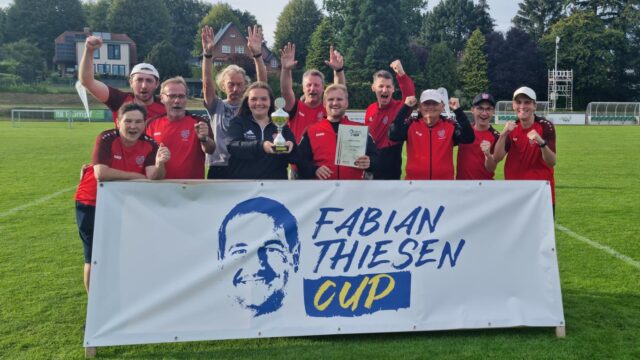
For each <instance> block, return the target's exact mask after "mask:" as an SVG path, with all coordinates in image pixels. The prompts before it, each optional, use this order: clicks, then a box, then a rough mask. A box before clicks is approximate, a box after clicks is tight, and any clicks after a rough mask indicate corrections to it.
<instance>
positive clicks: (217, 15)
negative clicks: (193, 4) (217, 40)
mask: <svg viewBox="0 0 640 360" xmlns="http://www.w3.org/2000/svg"><path fill="white" fill-rule="evenodd" d="M228 23H233V24H235V25H236V26H237V27H238V29H240V32H241V33H242V34H243V35H244V36H248V33H247V27H249V26H253V25H256V24H258V22H257V21H256V18H255V16H253V15H252V14H251V13H249V12H247V11H240V10H237V9H234V8H232V7H231V6H230V5H229V4H227V3H216V4H215V5H213V6H212V7H211V9H210V10H209V13H208V14H207V16H205V17H204V19H202V20H201V21H200V23H199V24H198V29H197V33H196V35H195V38H194V39H193V51H192V54H193V55H196V56H197V55H199V54H201V53H202V40H201V38H200V36H201V34H202V32H201V29H202V27H203V26H205V25H209V26H211V28H213V31H214V34H215V33H217V32H218V31H220V30H221V29H222V28H223V27H225V25H227V24H228Z"/></svg>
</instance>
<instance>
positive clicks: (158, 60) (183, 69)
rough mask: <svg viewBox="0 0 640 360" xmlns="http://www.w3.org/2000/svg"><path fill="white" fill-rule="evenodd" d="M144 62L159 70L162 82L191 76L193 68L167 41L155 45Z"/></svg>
mask: <svg viewBox="0 0 640 360" xmlns="http://www.w3.org/2000/svg"><path fill="white" fill-rule="evenodd" d="M144 62H146V63H149V64H153V65H154V66H155V67H156V68H157V69H158V72H159V73H160V77H161V81H162V80H165V79H168V78H171V77H174V76H177V75H180V76H182V77H190V76H191V68H190V67H189V65H187V63H186V62H185V61H184V58H183V57H181V56H180V54H179V53H178V49H176V47H175V46H173V44H172V43H171V42H169V41H167V40H165V41H162V42H160V43H158V44H156V45H154V46H153V47H152V48H151V51H149V54H148V55H147V57H146V58H145V59H144Z"/></svg>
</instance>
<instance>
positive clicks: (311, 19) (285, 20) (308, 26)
mask: <svg viewBox="0 0 640 360" xmlns="http://www.w3.org/2000/svg"><path fill="white" fill-rule="evenodd" d="M321 20H322V13H321V12H320V10H319V9H318V7H317V6H316V3H315V1H313V0H290V1H289V3H288V4H287V5H286V6H285V7H284V9H283V10H282V12H281V13H280V15H279V16H278V22H277V23H276V31H275V36H274V43H273V48H272V49H273V51H276V52H277V51H278V50H280V49H282V48H283V47H284V46H285V45H286V44H287V43H288V42H291V43H294V44H296V60H297V61H298V64H305V63H306V60H307V47H308V46H309V43H310V41H311V34H312V33H313V31H314V30H315V29H316V27H317V26H318V25H319V24H320V21H321Z"/></svg>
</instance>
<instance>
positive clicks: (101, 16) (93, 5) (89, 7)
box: [83, 0, 111, 31]
mask: <svg viewBox="0 0 640 360" xmlns="http://www.w3.org/2000/svg"><path fill="white" fill-rule="evenodd" d="M110 7H111V0H97V1H95V2H86V3H84V4H83V8H84V13H85V15H86V16H87V25H89V27H90V28H91V30H92V31H107V30H108V29H109V23H108V22H107V16H108V14H109V8H110Z"/></svg>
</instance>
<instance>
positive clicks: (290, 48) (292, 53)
mask: <svg viewBox="0 0 640 360" xmlns="http://www.w3.org/2000/svg"><path fill="white" fill-rule="evenodd" d="M297 63H298V62H297V61H296V45H295V44H292V43H287V45H285V46H284V48H283V49H282V50H280V65H281V66H282V68H283V69H285V70H291V69H293V68H294V67H295V66H296V64H297Z"/></svg>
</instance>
